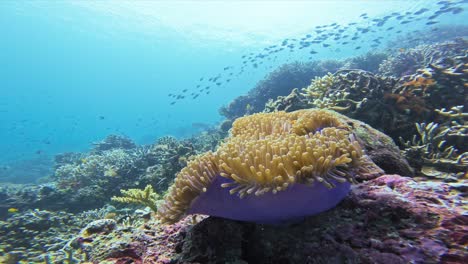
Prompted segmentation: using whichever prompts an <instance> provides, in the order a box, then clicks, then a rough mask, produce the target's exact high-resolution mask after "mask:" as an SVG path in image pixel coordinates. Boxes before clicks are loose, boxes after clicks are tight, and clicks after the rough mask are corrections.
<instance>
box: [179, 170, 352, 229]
mask: <svg viewBox="0 0 468 264" xmlns="http://www.w3.org/2000/svg"><path fill="white" fill-rule="evenodd" d="M228 182H232V181H231V180H230V179H227V178H224V177H221V176H217V177H216V178H215V179H214V180H213V182H212V183H211V185H210V186H209V187H208V188H207V191H206V192H205V193H202V194H200V195H199V196H198V197H197V198H196V199H195V200H194V201H193V202H192V204H191V206H190V208H189V210H188V212H187V213H188V214H205V215H211V216H218V217H223V218H228V219H233V220H240V221H249V222H257V223H270V224H277V223H281V222H286V221H290V220H295V219H300V218H303V217H305V216H309V215H314V214H318V213H320V212H323V211H326V210H328V209H331V208H333V207H335V206H336V205H337V204H338V203H339V202H340V201H341V200H343V199H344V198H345V197H346V195H347V194H348V193H349V191H350V188H351V184H350V183H349V182H345V183H339V182H333V183H334V184H335V185H336V187H334V188H332V189H328V188H327V187H325V186H324V185H323V184H321V183H315V184H313V185H304V184H294V185H293V186H291V187H290V188H288V189H287V190H284V191H281V192H278V193H276V194H273V193H271V192H269V193H266V194H264V195H260V196H255V195H254V194H251V195H247V196H246V197H244V198H242V199H241V198H239V196H238V194H233V195H231V194H229V190H230V188H222V187H221V184H223V183H228Z"/></svg>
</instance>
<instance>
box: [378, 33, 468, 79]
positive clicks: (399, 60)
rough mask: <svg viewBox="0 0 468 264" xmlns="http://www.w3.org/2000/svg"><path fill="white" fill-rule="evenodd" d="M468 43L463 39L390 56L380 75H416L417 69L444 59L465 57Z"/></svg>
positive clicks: (380, 68)
mask: <svg viewBox="0 0 468 264" xmlns="http://www.w3.org/2000/svg"><path fill="white" fill-rule="evenodd" d="M466 45H467V41H466V40H464V39H463V38H459V39H455V40H453V41H448V42H443V43H436V44H423V45H419V46H417V47H414V48H410V49H407V50H406V49H405V50H402V51H398V53H396V54H394V55H393V56H389V57H388V59H386V60H384V61H383V62H382V64H380V66H379V73H380V74H382V75H384V76H392V77H397V78H400V77H402V76H405V75H409V74H412V73H414V72H415V71H416V70H417V69H421V68H425V67H427V66H428V65H429V64H430V63H433V62H434V61H437V60H439V59H441V58H443V57H454V56H460V55H465V54H464V53H465V51H466Z"/></svg>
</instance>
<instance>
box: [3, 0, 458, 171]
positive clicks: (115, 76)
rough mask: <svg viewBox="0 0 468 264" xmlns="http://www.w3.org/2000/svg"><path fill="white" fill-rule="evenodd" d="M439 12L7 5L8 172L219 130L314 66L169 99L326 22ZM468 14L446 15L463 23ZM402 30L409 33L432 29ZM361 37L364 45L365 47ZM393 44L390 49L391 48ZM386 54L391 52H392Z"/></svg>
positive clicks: (367, 6)
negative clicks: (273, 81)
mask: <svg viewBox="0 0 468 264" xmlns="http://www.w3.org/2000/svg"><path fill="white" fill-rule="evenodd" d="M422 7H427V8H429V9H431V8H435V7H436V1H370V0H369V1H306V2H293V3H289V2H276V1H275V2H266V1H265V2H255V3H250V2H248V1H245V2H244V1H235V2H201V1H192V2H177V3H171V2H159V1H158V2H156V1H155V2H133V1H113V2H110V3H109V2H107V3H106V2H90V1H73V2H68V1H58V2H55V1H50V2H48V1H41V2H36V1H34V2H33V1H24V2H23V1H2V2H0V32H1V35H2V37H1V41H0V61H1V63H2V70H1V71H0V91H1V96H0V126H1V129H0V149H1V150H2V151H0V164H1V163H2V162H8V161H13V160H20V159H30V158H35V157H37V156H38V155H47V156H53V155H54V154H56V153H59V152H65V151H86V150H87V149H89V147H90V143H91V142H94V141H98V140H100V139H102V138H104V137H105V136H106V135H108V134H111V133H118V134H123V135H127V136H129V137H131V138H132V139H134V140H135V141H136V142H138V143H151V142H153V141H154V140H155V139H156V138H157V137H160V136H163V135H174V136H177V137H187V136H189V135H191V134H192V133H195V132H197V131H198V130H197V128H196V127H194V126H193V125H192V124H193V123H206V124H216V123H217V122H219V121H221V120H222V118H221V116H220V115H219V113H218V109H219V108H220V107H221V106H222V105H226V104H228V103H229V102H230V101H231V100H232V99H234V98H235V97H237V96H240V95H242V94H245V93H247V92H248V91H249V90H250V89H252V88H253V87H254V85H255V83H257V82H258V81H259V80H261V79H262V78H264V77H265V75H267V74H268V73H269V72H271V71H272V70H273V69H275V68H276V67H278V66H279V65H281V64H283V63H286V62H289V61H294V60H300V61H308V59H307V57H306V56H304V55H303V54H302V55H301V54H299V53H294V54H290V53H287V52H283V53H281V54H279V55H278V58H277V59H276V60H275V61H268V62H267V63H265V64H262V65H261V66H260V67H258V68H252V67H250V68H247V69H246V70H245V71H244V72H243V73H242V74H240V75H239V76H235V77H232V81H231V82H229V83H228V84H223V85H221V86H219V87H218V86H217V87H215V88H213V89H212V90H211V93H210V94H209V95H206V94H204V95H203V96H200V97H198V98H197V99H195V100H191V99H190V100H181V101H180V102H177V103H176V104H175V105H171V104H170V103H171V102H172V101H173V100H172V98H169V97H168V96H167V95H168V93H180V92H181V91H182V90H184V89H189V90H190V89H194V87H195V86H196V85H197V83H198V81H199V79H200V78H202V77H204V78H208V77H210V76H217V75H218V74H219V73H221V74H223V68H224V67H228V66H229V67H233V68H234V69H236V70H238V69H239V67H240V65H241V61H242V59H241V56H242V55H244V54H246V53H249V52H254V53H258V52H260V51H261V50H262V49H263V48H265V47H267V46H269V45H275V44H280V43H281V41H282V40H283V39H285V38H300V37H302V36H303V35H304V34H307V33H308V32H310V31H311V29H312V28H313V27H315V26H317V25H324V24H330V23H333V22H337V23H338V24H346V23H350V22H357V23H360V24H361V25H364V26H365V25H367V24H368V23H369V21H364V20H362V19H360V17H359V16H360V14H362V13H368V16H369V17H370V19H372V18H376V17H383V16H385V15H386V14H389V13H391V12H405V11H412V12H414V11H416V10H418V9H420V8H422ZM466 20H467V19H466V15H462V16H441V17H440V18H438V21H440V23H441V24H444V23H445V24H448V23H452V24H463V23H465V24H466V23H467V22H465V21H466ZM390 25H395V27H399V28H401V29H402V30H403V31H405V32H409V31H411V30H414V29H418V28H420V27H421V25H424V22H420V23H418V22H416V23H412V24H410V25H400V24H398V23H394V22H393V21H391V22H389V23H388V26H390ZM376 35H381V36H383V37H384V40H392V39H394V38H395V37H396V36H395V35H391V34H388V33H385V32H383V33H379V32H377V33H375V34H374V35H369V36H365V37H364V41H363V44H362V45H363V48H362V49H361V50H354V49H353V48H346V47H336V48H340V51H341V52H336V48H335V47H334V46H333V44H334V43H333V42H330V41H328V42H330V44H331V45H332V47H331V48H328V49H326V48H323V47H317V49H316V50H317V51H319V53H318V54H317V56H315V57H314V59H323V58H345V57H351V56H355V55H358V54H364V53H366V52H368V51H369V50H371V48H370V47H369V42H370V41H369V42H366V38H369V40H370V39H371V38H372V37H374V36H376ZM360 41H361V40H360ZM383 42H385V41H383ZM381 48H384V47H383V46H382V47H381Z"/></svg>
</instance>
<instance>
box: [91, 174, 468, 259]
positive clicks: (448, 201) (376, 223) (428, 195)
mask: <svg viewBox="0 0 468 264" xmlns="http://www.w3.org/2000/svg"><path fill="white" fill-rule="evenodd" d="M467 190H468V182H466V181H464V182H462V183H444V182H430V181H424V182H417V181H415V180H413V179H411V178H408V177H402V176H399V175H383V176H380V177H379V178H376V179H373V180H370V181H367V182H364V183H360V184H358V185H355V186H354V187H353V188H352V190H351V192H350V194H349V195H348V197H347V198H346V199H345V200H344V201H343V202H342V203H340V204H339V205H338V206H337V207H335V208H333V209H331V210H329V211H326V212H324V213H321V214H319V215H315V216H311V217H307V218H305V219H304V220H303V221H301V222H296V223H291V224H290V225H262V224H254V223H247V222H240V221H232V220H226V219H222V218H216V217H208V218H205V217H201V221H200V219H198V221H199V222H198V223H197V224H194V223H193V218H192V217H187V218H185V219H183V220H181V221H179V222H178V223H176V224H174V225H160V224H155V223H154V222H152V223H147V224H145V225H144V226H143V227H142V228H140V229H138V231H135V230H134V231H132V232H131V233H132V235H131V236H127V238H126V239H125V240H122V237H125V236H122V235H119V232H120V233H121V232H122V231H113V233H111V234H109V235H101V237H102V238H98V237H95V238H94V242H93V243H92V244H94V245H95V246H96V247H95V250H91V251H88V252H89V256H90V257H91V259H92V260H93V261H105V260H107V261H111V262H112V263H127V262H125V261H133V262H134V263H142V261H144V263H260V264H261V263H345V262H346V263H348V262H352V263H385V264H387V263H467V261H468V252H467V251H466V244H467V242H468V235H467V234H468V233H467V232H468V212H467V209H468V207H467V205H468V203H467V202H466V200H465V198H464V197H463V196H464V193H466V191H467ZM199 218H200V217H199ZM110 237H112V239H110ZM104 238H107V240H106V239H104ZM116 238H119V239H116ZM106 241H107V242H106ZM119 241H120V242H119ZM106 243H111V244H112V245H110V244H106ZM116 243H117V244H118V243H120V247H117V246H116ZM108 248H112V249H113V251H112V252H114V253H112V252H111V251H109V250H108V251H105V249H108ZM118 248H120V249H118ZM97 249H100V250H97ZM104 251H105V252H107V253H106V254H102V253H103V252H104ZM115 252H118V254H116V253H115Z"/></svg>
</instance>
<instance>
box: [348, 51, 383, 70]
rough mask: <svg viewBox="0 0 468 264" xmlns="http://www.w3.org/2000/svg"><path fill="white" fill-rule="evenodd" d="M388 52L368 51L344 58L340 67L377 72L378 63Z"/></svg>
mask: <svg viewBox="0 0 468 264" xmlns="http://www.w3.org/2000/svg"><path fill="white" fill-rule="evenodd" d="M388 56H389V54H387V53H382V52H368V53H366V54H364V55H361V56H357V57H353V58H350V59H347V60H345V63H344V65H343V67H341V69H360V70H363V71H367V72H372V73H374V74H376V73H378V71H379V66H380V64H381V63H382V62H383V61H384V60H385V59H387V58H388Z"/></svg>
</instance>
